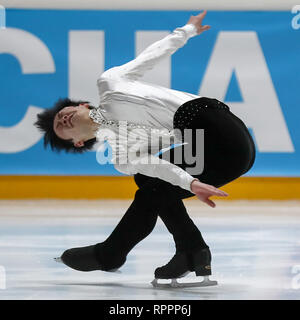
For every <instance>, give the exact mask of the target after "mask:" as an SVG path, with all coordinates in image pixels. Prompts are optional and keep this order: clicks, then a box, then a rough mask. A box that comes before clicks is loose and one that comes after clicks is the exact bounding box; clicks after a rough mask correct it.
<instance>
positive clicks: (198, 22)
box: [187, 10, 210, 34]
mask: <svg viewBox="0 0 300 320" xmlns="http://www.w3.org/2000/svg"><path fill="white" fill-rule="evenodd" d="M206 13H207V11H206V10H204V11H203V12H201V13H199V14H198V15H197V16H191V17H190V19H189V21H188V22H187V24H193V25H194V26H195V27H196V29H197V34H200V33H202V32H204V31H206V30H208V29H210V26H208V25H205V26H203V25H202V21H203V19H204V18H205V16H206Z"/></svg>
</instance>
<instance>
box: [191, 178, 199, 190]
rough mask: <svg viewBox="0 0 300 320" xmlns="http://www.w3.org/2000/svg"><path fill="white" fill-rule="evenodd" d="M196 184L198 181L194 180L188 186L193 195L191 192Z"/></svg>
mask: <svg viewBox="0 0 300 320" xmlns="http://www.w3.org/2000/svg"><path fill="white" fill-rule="evenodd" d="M197 182H200V181H199V179H197V178H194V179H193V180H192V181H191V184H190V189H191V192H192V193H194V194H195V192H194V191H193V189H194V186H195V184H197Z"/></svg>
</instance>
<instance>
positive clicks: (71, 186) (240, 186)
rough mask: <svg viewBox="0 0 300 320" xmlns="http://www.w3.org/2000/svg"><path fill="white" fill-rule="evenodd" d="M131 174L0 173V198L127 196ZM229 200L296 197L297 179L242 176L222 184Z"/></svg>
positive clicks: (298, 195) (299, 190) (131, 188)
mask: <svg viewBox="0 0 300 320" xmlns="http://www.w3.org/2000/svg"><path fill="white" fill-rule="evenodd" d="M136 190H137V186H136V184H135V182H134V179H133V177H130V176H127V177H118V176H1V177H0V199H130V198H133V196H134V194H135V191H136ZM222 190H224V191H226V192H228V193H229V197H228V198H227V199H228V200H242V199H250V200H293V199H295V200H298V199H300V178H299V177H294V178H292V177H291V178H288V177H241V178H239V179H237V180H235V181H234V182H232V183H230V184H228V185H226V186H224V187H222Z"/></svg>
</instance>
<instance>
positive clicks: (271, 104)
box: [199, 31, 294, 152]
mask: <svg viewBox="0 0 300 320" xmlns="http://www.w3.org/2000/svg"><path fill="white" fill-rule="evenodd" d="M234 71H235V74H236V77H237V81H238V83H239V86H240V89H241V94H242V96H243V99H244V102H241V103H238V102H229V105H230V108H231V110H232V111H233V113H234V114H236V115H237V116H238V117H240V118H241V119H242V120H243V121H244V122H245V123H246V125H247V126H248V127H249V128H251V129H252V130H253V133H254V136H255V140H256V144H257V147H258V150H259V151H260V152H294V146H293V143H292V141H291V138H290V135H289V132H288V128H287V125H286V122H285V119H284V116H283V113H282V110H281V108H280V105H279V101H278V98H277V95H276V91H275V89H274V86H273V83H272V79H271V76H270V74H269V70H268V67H267V64H266V61H265V58H264V54H263V52H262V49H261V47H260V44H259V40H258V37H257V35H256V33H255V32H251V31H249V32H234V31H232V32H220V33H219V35H218V38H217V41H216V44H215V47H214V50H213V53H212V55H211V58H210V61H209V63H208V66H207V70H206V73H205V76H204V79H203V81H202V85H201V89H200V90H199V95H200V96H206V97H215V98H217V99H219V100H224V98H225V96H226V92H227V89H228V85H229V82H230V79H231V76H232V73H233V72H234Z"/></svg>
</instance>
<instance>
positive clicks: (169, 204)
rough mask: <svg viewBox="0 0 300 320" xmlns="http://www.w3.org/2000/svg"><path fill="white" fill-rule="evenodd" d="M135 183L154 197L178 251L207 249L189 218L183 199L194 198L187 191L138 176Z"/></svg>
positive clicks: (159, 213)
mask: <svg viewBox="0 0 300 320" xmlns="http://www.w3.org/2000/svg"><path fill="white" fill-rule="evenodd" d="M135 181H136V183H137V185H138V186H139V187H140V189H141V190H145V192H147V193H148V194H149V195H151V194H153V195H152V198H153V199H152V202H153V203H155V205H156V207H157V211H158V215H159V217H160V218H161V219H162V221H163V222H164V224H165V225H166V227H167V229H168V231H169V232H170V233H171V234H172V236H173V238H174V241H175V246H176V251H177V252H178V251H185V252H188V251H192V250H194V249H195V248H207V247H208V246H207V244H206V243H205V241H204V239H203V237H202V235H201V232H200V231H199V229H198V228H197V226H196V225H195V224H194V222H193V221H192V219H191V218H190V217H189V215H188V212H187V210H186V208H185V205H184V203H183V201H182V199H183V198H187V197H190V196H193V194H192V193H190V192H189V191H187V190H183V189H181V188H180V187H176V186H173V185H171V184H170V183H168V182H165V181H162V180H160V179H157V178H149V177H147V176H144V175H141V174H137V175H135Z"/></svg>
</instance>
